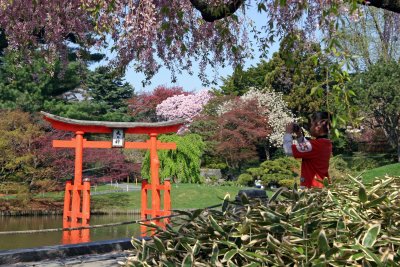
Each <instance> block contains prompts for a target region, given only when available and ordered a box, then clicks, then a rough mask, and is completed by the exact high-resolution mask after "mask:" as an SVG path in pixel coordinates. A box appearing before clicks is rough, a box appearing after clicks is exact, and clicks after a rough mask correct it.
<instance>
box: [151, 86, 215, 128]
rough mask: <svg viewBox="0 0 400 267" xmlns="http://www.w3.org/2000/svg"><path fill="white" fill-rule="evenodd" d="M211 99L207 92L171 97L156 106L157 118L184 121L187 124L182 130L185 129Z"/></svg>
mask: <svg viewBox="0 0 400 267" xmlns="http://www.w3.org/2000/svg"><path fill="white" fill-rule="evenodd" d="M211 98H212V95H211V93H210V92H209V91H207V90H203V91H200V92H198V93H196V94H189V95H184V94H180V95H176V96H172V97H169V98H167V99H166V100H164V101H163V102H161V104H159V105H158V106H157V108H156V112H157V116H158V117H159V118H160V119H161V120H178V119H182V120H185V121H186V122H187V124H186V126H184V129H186V127H187V126H188V125H189V124H190V123H191V122H192V121H193V118H194V117H196V116H197V115H199V114H200V112H201V111H202V110H203V107H204V106H205V105H206V104H207V103H208V101H210V99H211ZM184 129H181V130H180V131H182V130H184Z"/></svg>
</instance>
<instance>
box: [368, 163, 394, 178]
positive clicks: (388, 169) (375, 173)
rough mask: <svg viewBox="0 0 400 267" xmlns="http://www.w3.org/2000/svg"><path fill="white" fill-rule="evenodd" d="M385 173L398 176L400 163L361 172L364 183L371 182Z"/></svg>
mask: <svg viewBox="0 0 400 267" xmlns="http://www.w3.org/2000/svg"><path fill="white" fill-rule="evenodd" d="M385 175H389V176H400V163H395V164H389V165H385V166H381V167H378V168H375V169H371V170H368V171H366V172H365V173H364V174H362V178H363V181H364V183H372V182H373V181H374V179H375V178H376V177H379V178H382V177H384V176H385Z"/></svg>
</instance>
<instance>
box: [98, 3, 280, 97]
mask: <svg viewBox="0 0 400 267" xmlns="http://www.w3.org/2000/svg"><path fill="white" fill-rule="evenodd" d="M249 16H250V17H251V18H252V19H253V20H254V21H255V23H256V25H257V28H258V29H260V28H261V26H262V25H263V23H262V21H263V20H264V21H265V20H266V18H265V13H263V14H259V13H258V12H257V10H256V8H254V7H253V8H251V9H249ZM249 36H250V37H251V34H249ZM277 49H278V44H277V43H275V44H273V45H271V48H270V51H269V52H270V54H269V58H270V56H271V55H272V53H273V52H275V51H277ZM254 51H255V53H256V54H255V55H254V59H248V60H247V61H245V65H244V68H245V69H247V68H248V67H250V66H252V65H255V64H257V63H258V62H260V58H259V53H258V48H257V47H254ZM108 56H109V55H108ZM100 64H101V63H100ZM96 65H97V64H96ZM96 65H94V66H91V68H94V67H96ZM232 72H233V69H232V66H227V67H225V68H219V69H218V73H219V77H226V76H227V75H231V74H232ZM193 73H194V74H193V75H190V74H188V73H187V72H183V73H182V74H178V75H177V80H176V83H172V82H171V72H170V71H169V70H167V69H166V68H161V69H160V70H159V72H158V73H157V74H156V75H155V76H154V77H153V78H152V79H151V84H150V85H147V86H145V87H143V85H142V81H143V80H144V75H143V74H142V73H136V72H135V71H134V69H133V68H131V67H128V68H127V71H126V73H125V77H124V78H125V80H126V81H127V82H129V83H130V84H131V85H132V86H133V87H134V88H135V92H136V93H140V92H144V91H145V92H149V91H152V90H153V89H154V88H155V87H157V86H159V85H165V86H167V87H170V86H181V87H183V89H184V90H185V91H199V90H201V89H203V88H206V87H204V86H203V85H202V84H201V81H200V78H199V77H198V76H197V75H198V73H199V68H198V64H196V63H193ZM206 74H207V75H208V76H209V77H212V76H213V75H212V74H213V70H212V69H210V68H208V69H207V72H206ZM217 82H218V85H221V81H217Z"/></svg>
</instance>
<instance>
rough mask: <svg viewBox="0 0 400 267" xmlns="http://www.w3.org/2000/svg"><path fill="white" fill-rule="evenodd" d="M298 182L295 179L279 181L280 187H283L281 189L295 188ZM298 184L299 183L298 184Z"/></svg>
mask: <svg viewBox="0 0 400 267" xmlns="http://www.w3.org/2000/svg"><path fill="white" fill-rule="evenodd" d="M296 182H297V181H296V180H295V179H282V180H279V186H281V187H287V188H290V189H291V188H293V187H294V185H295V184H296ZM297 184H298V182H297Z"/></svg>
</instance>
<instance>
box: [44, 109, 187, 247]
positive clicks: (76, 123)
mask: <svg viewBox="0 0 400 267" xmlns="http://www.w3.org/2000/svg"><path fill="white" fill-rule="evenodd" d="M41 113H42V114H43V116H44V118H45V120H47V121H49V122H50V123H51V125H52V126H53V128H55V129H59V130H64V131H71V132H74V133H75V138H72V139H71V140H53V147H59V148H61V147H62V148H75V175H74V180H73V182H72V181H67V183H66V185H65V197H64V212H63V227H65V228H66V227H77V226H87V225H88V223H89V219H90V181H89V180H88V179H85V180H83V181H82V163H83V148H113V147H118V148H128V149H149V150H150V173H151V178H150V184H149V183H148V182H147V180H143V181H142V191H141V193H142V197H141V201H142V203H141V219H142V220H143V219H147V216H148V215H150V216H151V218H155V217H158V216H168V215H170V214H171V198H170V190H171V184H170V182H169V180H166V181H165V182H164V185H162V184H160V179H159V167H160V163H159V160H158V155H157V150H159V149H176V144H175V143H162V142H160V141H159V140H157V135H158V134H164V133H171V132H177V131H178V129H179V128H180V127H181V126H182V125H183V124H184V122H183V121H167V122H157V123H145V122H108V121H85V120H74V119H68V118H63V117H60V116H56V115H53V114H50V113H46V112H41ZM85 133H112V134H113V140H112V142H111V141H87V140H86V139H84V138H83V135H84V134H85ZM125 133H127V134H147V135H149V136H150V139H149V140H147V141H146V142H125V141H124V134H125ZM148 190H151V198H152V204H151V209H148V208H147V191H148ZM162 190H164V205H163V210H161V198H160V191H162ZM155 222H156V224H157V225H159V226H164V223H163V222H161V221H160V220H156V221H155ZM164 222H168V220H164ZM84 231H85V230H84ZM88 231H89V230H87V232H82V233H81V235H82V236H79V233H73V232H74V231H72V233H70V232H65V233H64V238H63V240H64V242H65V243H71V242H76V240H80V241H83V242H86V241H89V240H88V239H89V235H88ZM141 234H142V235H146V227H145V226H141Z"/></svg>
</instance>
